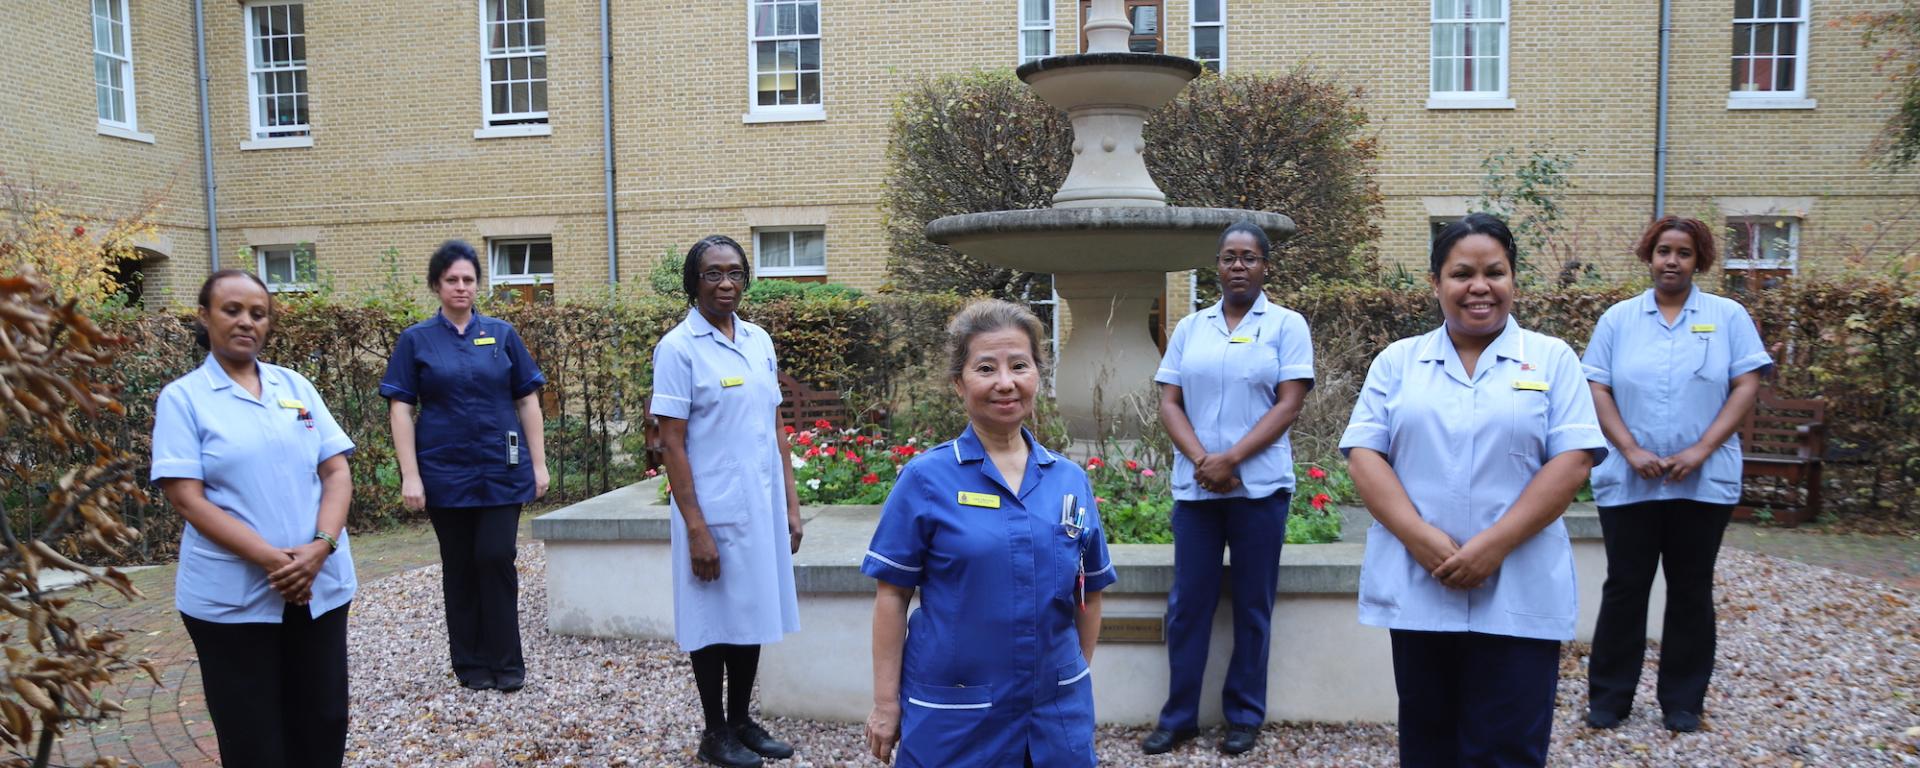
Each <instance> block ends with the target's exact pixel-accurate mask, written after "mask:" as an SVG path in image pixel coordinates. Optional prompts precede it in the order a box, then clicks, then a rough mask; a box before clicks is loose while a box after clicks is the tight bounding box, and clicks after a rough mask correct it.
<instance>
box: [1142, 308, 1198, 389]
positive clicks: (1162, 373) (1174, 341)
mask: <svg viewBox="0 0 1920 768" xmlns="http://www.w3.org/2000/svg"><path fill="white" fill-rule="evenodd" d="M1194 317H1198V315H1188V316H1187V318H1186V319H1183V320H1181V321H1180V322H1179V323H1178V324H1176V325H1174V326H1173V337H1172V338H1170V339H1167V354H1165V355H1163V356H1161V358H1160V368H1159V370H1156V371H1154V372H1153V380H1154V381H1155V382H1158V383H1161V384H1172V385H1174V386H1176V387H1177V386H1180V354H1181V352H1182V351H1183V350H1185V349H1186V346H1187V334H1188V333H1190V332H1191V329H1192V328H1193V323H1192V322H1190V321H1191V320H1192V318H1194Z"/></svg>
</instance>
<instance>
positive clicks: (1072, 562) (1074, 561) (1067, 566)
mask: <svg viewBox="0 0 1920 768" xmlns="http://www.w3.org/2000/svg"><path fill="white" fill-rule="evenodd" d="M1067 530H1068V529H1067V526H1065V525H1061V524H1059V523H1055V524H1054V525H1053V535H1052V537H1051V538H1052V540H1053V542H1052V543H1053V552H1052V555H1053V583H1052V584H1049V585H1047V588H1048V589H1050V590H1055V591H1053V592H1052V595H1053V600H1054V602H1055V603H1057V604H1061V605H1062V606H1064V607H1065V608H1066V609H1067V610H1069V611H1071V610H1074V609H1075V608H1076V607H1077V605H1078V601H1079V594H1080V589H1079V587H1080V546H1081V542H1082V541H1083V540H1084V539H1085V538H1086V536H1087V532H1086V531H1081V532H1080V534H1079V536H1068V535H1067Z"/></svg>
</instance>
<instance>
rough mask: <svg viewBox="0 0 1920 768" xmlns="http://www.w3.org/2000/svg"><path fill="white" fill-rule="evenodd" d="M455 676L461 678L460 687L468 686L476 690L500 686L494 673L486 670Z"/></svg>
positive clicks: (489, 689)
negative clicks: (495, 681) (496, 682)
mask: <svg viewBox="0 0 1920 768" xmlns="http://www.w3.org/2000/svg"><path fill="white" fill-rule="evenodd" d="M454 676H455V677H458V678H460V687H462V688H467V689H470V690H475V691H491V690H493V689H494V688H496V687H498V686H497V685H496V684H495V683H494V680H493V675H491V674H488V673H486V672H478V673H474V674H468V675H458V674H456V675H454Z"/></svg>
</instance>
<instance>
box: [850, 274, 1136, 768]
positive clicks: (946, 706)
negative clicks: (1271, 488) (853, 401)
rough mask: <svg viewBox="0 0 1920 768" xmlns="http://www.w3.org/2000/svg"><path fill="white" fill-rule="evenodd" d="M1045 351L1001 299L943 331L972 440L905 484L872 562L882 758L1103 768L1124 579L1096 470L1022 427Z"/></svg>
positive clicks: (889, 508) (903, 479)
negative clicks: (1108, 621) (1104, 520)
mask: <svg viewBox="0 0 1920 768" xmlns="http://www.w3.org/2000/svg"><path fill="white" fill-rule="evenodd" d="M1041 338H1042V329H1041V326H1040V321H1039V320H1038V319H1037V318H1035V317H1034V316H1033V313H1032V312H1029V311H1027V310H1026V309H1025V308H1024V307H1020V306H1018V305H1015V304H1010V303H1007V302H1004V301H996V300H985V301H979V302H975V303H973V304H971V305H968V306H967V308H966V309H963V310H961V311H960V313H959V314H958V315H956V316H955V317H954V319H953V322H952V323H951V324H949V325H948V326H947V343H948V352H949V359H948V375H949V377H950V378H951V380H952V381H953V385H954V390H955V392H957V393H958V394H959V395H960V399H961V402H962V403H963V405H964V406H965V408H966V412H967V421H968V426H967V428H966V429H965V430H964V431H962V432H961V433H960V436H959V437H958V438H955V439H953V440H950V441H947V442H945V443H941V444H940V445H938V446H935V447H934V448H931V449H929V450H928V451H927V452H926V453H925V454H923V455H921V456H920V457H918V458H915V459H914V460H913V461H911V462H909V463H908V464H907V465H906V467H905V468H903V469H902V470H901V472H900V478H899V480H898V481H897V482H896V483H895V485H894V487H893V492H892V493H891V494H889V495H888V496H887V503H886V507H885V508H884V509H883V510H882V512H881V513H880V524H879V527H878V528H877V529H876V530H875V531H874V534H873V542H872V543H871V544H870V545H869V546H868V549H867V557H866V561H865V562H864V563H862V564H861V566H860V570H861V571H862V572H863V573H866V574H867V575H868V576H872V577H873V578H875V579H877V580H879V582H880V583H879V588H878V591H877V594H876V595H875V597H874V608H873V699H874V707H873V713H872V714H871V715H870V716H868V718H867V744H868V747H869V748H870V749H871V750H872V752H873V755H874V756H875V757H877V758H879V759H881V760H882V761H886V760H888V759H889V758H890V757H891V755H892V753H893V751H894V745H895V744H896V743H897V744H898V745H899V753H900V754H899V764H900V765H901V766H908V767H915V766H929V767H932V766H938V767H939V768H969V767H978V768H1005V767H1006V766H1020V765H1028V766H1045V767H1046V768H1078V767H1080V766H1091V765H1093V764H1094V754H1093V722H1094V720H1093V679H1092V677H1091V672H1092V670H1091V669H1090V667H1089V666H1088V664H1089V662H1090V661H1091V660H1092V659H1093V649H1094V643H1095V642H1096V640H1097V639H1098V636H1099V634H1100V590H1102V589H1105V588H1106V587H1107V586H1108V585H1110V584H1112V583H1113V582H1114V578H1115V577H1114V570H1113V561H1112V560H1110V559H1109V558H1108V556H1107V545H1106V539H1105V538H1104V533H1105V532H1104V530H1103V529H1102V528H1101V525H1100V513H1099V510H1098V509H1097V508H1096V507H1095V505H1094V499H1093V487H1092V486H1091V485H1090V484H1089V483H1088V482H1087V475H1086V472H1085V471H1084V470H1082V469H1080V467H1079V466H1078V465H1076V464H1074V463H1073V462H1071V461H1068V460H1067V459H1066V458H1065V457H1062V456H1060V455H1058V454H1056V453H1053V452H1052V451H1049V450H1047V449H1046V447H1044V446H1042V445H1040V444H1039V442H1037V441H1035V440H1034V438H1033V435H1032V434H1031V433H1029V432H1027V431H1026V430H1025V429H1023V428H1022V427H1021V423H1022V422H1023V421H1024V420H1025V419H1026V418H1027V417H1029V416H1030V415H1032V413H1033V401H1034V394H1035V392H1036V391H1038V389H1039V387H1040V381H1041V366H1042V364H1043V358H1042V355H1041V352H1040V350H1041V342H1040V340H1041ZM915 590H918V591H919V593H920V607H919V609H918V610H916V611H914V612H913V616H912V618H911V619H909V618H908V616H907V604H908V603H909V602H910V601H911V600H912V599H913V596H914V591H915Z"/></svg>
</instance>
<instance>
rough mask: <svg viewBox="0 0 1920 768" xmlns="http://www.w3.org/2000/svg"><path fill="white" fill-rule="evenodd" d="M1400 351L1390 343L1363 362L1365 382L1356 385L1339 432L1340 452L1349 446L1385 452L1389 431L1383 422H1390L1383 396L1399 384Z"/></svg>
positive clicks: (1346, 449) (1344, 452)
mask: <svg viewBox="0 0 1920 768" xmlns="http://www.w3.org/2000/svg"><path fill="white" fill-rule="evenodd" d="M1403 354H1404V352H1403V348H1402V347H1401V346H1400V345H1394V346H1390V347H1387V348H1386V349H1385V350H1384V351H1382V352H1381V353H1380V354H1378V355H1374V357H1373V363H1372V364H1370V365H1368V366H1367V380H1366V383H1364V384H1362V385H1360V395H1359V397H1356V398H1355V399H1354V402H1353V415H1352V416H1350V417H1348V418H1347V431H1346V432H1344V433H1342V434H1341V435H1340V454H1341V455H1342V456H1345V455H1347V452H1348V451H1349V450H1350V449H1353V448H1366V449H1369V450H1374V451H1378V452H1380V453H1381V454H1386V453H1388V449H1389V448H1391V447H1392V443H1393V434H1392V430H1391V429H1390V428H1389V427H1388V426H1387V425H1389V424H1391V423H1393V422H1392V421H1391V418H1392V417H1391V414H1389V413H1388V412H1387V400H1388V399H1389V398H1390V397H1391V396H1392V395H1393V393H1394V391H1395V390H1397V389H1399V388H1400V366H1399V364H1398V359H1399V358H1400V357H1402V356H1403Z"/></svg>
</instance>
